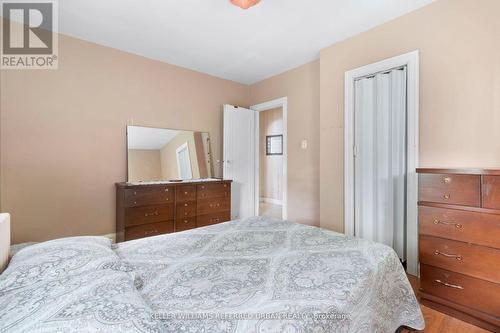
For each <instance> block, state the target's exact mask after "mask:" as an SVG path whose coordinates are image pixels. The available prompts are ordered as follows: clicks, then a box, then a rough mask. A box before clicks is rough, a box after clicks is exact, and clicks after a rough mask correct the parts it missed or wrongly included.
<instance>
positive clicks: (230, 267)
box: [0, 218, 424, 333]
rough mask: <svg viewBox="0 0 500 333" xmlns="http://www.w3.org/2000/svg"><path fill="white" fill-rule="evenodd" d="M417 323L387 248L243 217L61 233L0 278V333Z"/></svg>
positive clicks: (353, 328) (323, 328)
mask: <svg viewBox="0 0 500 333" xmlns="http://www.w3.org/2000/svg"><path fill="white" fill-rule="evenodd" d="M403 325H404V326H409V327H412V328H414V329H423V328H424V320H423V317H422V313H421V312H420V308H419V305H418V302H417V300H416V298H415V295H414V293H413V291H412V289H411V286H410V284H409V282H408V279H407V278H406V275H405V273H404V270H403V268H402V266H401V264H400V263H399V259H398V258H397V256H396V254H395V253H394V251H393V250H392V249H391V248H389V247H387V246H384V245H381V244H377V243H372V242H368V241H364V240H360V239H355V238H348V237H345V236H343V235H341V234H338V233H335V232H331V231H327V230H324V229H320V228H316V227H309V226H304V225H300V224H295V223H291V222H287V221H281V220H273V219H268V218H250V219H246V220H242V221H232V222H227V223H223V224H219V225H215V226H210V227H205V228H200V229H195V230H190V231H186V232H181V233H176V234H169V235H162V236H156V237H151V238H145V239H140V240H136V241H130V242H125V243H121V244H119V245H117V246H112V245H111V243H110V241H109V240H107V239H106V238H104V237H74V238H64V239H59V240H54V241H49V242H44V243H39V244H36V245H32V246H29V247H27V248H24V249H22V250H20V251H19V252H18V253H17V254H16V255H15V256H14V257H13V259H12V260H11V263H10V265H9V267H8V268H7V270H6V271H5V272H4V273H3V274H2V275H0V332H193V333H194V332H207V333H217V332H255V333H257V332H259V333H264V332H297V333H299V332H300V333H301V332H311V333H321V332H363V333H365V332H391V333H392V332H394V331H396V329H397V328H398V327H400V326H403Z"/></svg>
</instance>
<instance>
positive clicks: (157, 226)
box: [125, 221, 174, 241]
mask: <svg viewBox="0 0 500 333" xmlns="http://www.w3.org/2000/svg"><path fill="white" fill-rule="evenodd" d="M171 232H174V221H167V222H159V223H151V224H144V225H140V226H135V227H127V228H125V241H129V240H133V239H139V238H143V237H151V236H156V235H162V234H168V233H171Z"/></svg>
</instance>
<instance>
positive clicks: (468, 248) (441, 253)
mask: <svg viewBox="0 0 500 333" xmlns="http://www.w3.org/2000/svg"><path fill="white" fill-rule="evenodd" d="M419 249H420V250H419V253H420V262H421V263H424V264H429V265H431V266H435V267H440V268H443V269H446V270H448V271H453V272H457V273H462V274H465V275H469V276H473V277H476V278H479V279H483V280H488V281H490V282H494V283H500V270H499V269H496V268H495V267H496V266H497V265H498V264H500V250H496V249H492V248H489V247H484V246H479V245H472V244H467V243H463V242H457V241H452V240H447V239H442V238H436V237H430V236H420V242H419Z"/></svg>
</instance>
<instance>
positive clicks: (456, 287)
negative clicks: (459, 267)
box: [434, 280, 464, 290]
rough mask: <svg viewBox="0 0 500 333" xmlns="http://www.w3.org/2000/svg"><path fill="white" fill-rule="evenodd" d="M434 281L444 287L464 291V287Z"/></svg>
mask: <svg viewBox="0 0 500 333" xmlns="http://www.w3.org/2000/svg"><path fill="white" fill-rule="evenodd" d="M434 281H435V282H437V283H440V284H442V285H443V286H446V287H449V288H455V289H461V290H463V289H464V287H462V286H459V285H457V284H449V283H446V282H443V281H441V280H434Z"/></svg>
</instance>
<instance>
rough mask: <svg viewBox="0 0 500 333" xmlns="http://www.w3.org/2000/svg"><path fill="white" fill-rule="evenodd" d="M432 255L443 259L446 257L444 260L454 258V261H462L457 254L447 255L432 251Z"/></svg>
mask: <svg viewBox="0 0 500 333" xmlns="http://www.w3.org/2000/svg"><path fill="white" fill-rule="evenodd" d="M434 255H435V256H443V257H446V258H454V259H457V260H458V261H462V259H463V258H462V256H461V255H458V254H448V253H444V252H441V251H439V250H435V251H434Z"/></svg>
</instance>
